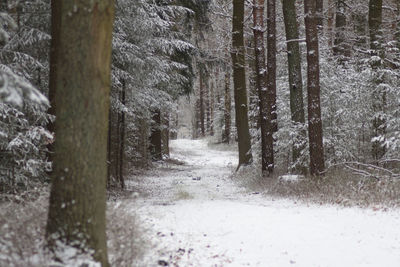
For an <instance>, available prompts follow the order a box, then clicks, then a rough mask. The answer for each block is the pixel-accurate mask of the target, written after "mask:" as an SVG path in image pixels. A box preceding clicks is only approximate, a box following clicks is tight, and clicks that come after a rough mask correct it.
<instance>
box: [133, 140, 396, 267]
mask: <svg viewBox="0 0 400 267" xmlns="http://www.w3.org/2000/svg"><path fill="white" fill-rule="evenodd" d="M171 148H172V153H171V155H172V158H175V159H179V160H182V161H185V162H186V164H185V165H182V166H180V165H172V164H171V165H169V166H165V168H159V169H157V170H156V171H155V172H153V173H152V174H153V175H152V176H145V177H141V178H140V179H141V181H140V182H137V183H136V182H133V181H132V184H131V185H132V186H135V187H140V189H141V191H142V192H143V193H142V194H141V195H140V197H139V198H138V201H137V203H136V204H137V206H138V208H137V214H138V216H139V217H140V220H141V221H142V222H143V224H144V226H145V227H146V228H148V229H149V231H148V232H147V236H148V238H149V239H150V240H151V241H152V242H153V243H154V247H153V248H152V249H150V250H149V251H148V253H147V254H146V255H145V257H144V258H143V261H142V262H140V263H139V264H138V265H139V266H160V265H164V266H167V264H168V266H182V267H183V266H267V267H274V266H277V267H284V266H304V267H313V266H332V267H338V266H340V267H344V266H349V267H353V266H363V267H364V266H376V267H391V266H393V267H399V266H400V211H398V210H394V211H386V212H382V211H373V210H369V209H358V208H342V207H335V206H318V205H315V206H314V205H311V206H310V205H306V204H296V203H294V202H293V201H290V200H274V199H268V198H263V197H262V196H260V195H254V194H251V192H246V191H245V189H243V188H240V187H238V186H237V185H236V184H235V183H234V182H233V181H232V180H231V179H230V178H229V176H230V174H231V172H232V169H233V168H234V167H235V166H236V153H235V152H230V151H218V150H214V149H211V148H209V147H207V144H206V142H205V141H202V140H195V141H193V140H177V141H173V142H172V144H171Z"/></svg>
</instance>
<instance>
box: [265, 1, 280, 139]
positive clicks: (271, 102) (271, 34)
mask: <svg viewBox="0 0 400 267" xmlns="http://www.w3.org/2000/svg"><path fill="white" fill-rule="evenodd" d="M267 61H268V62H267V95H268V98H267V101H268V102H267V106H268V109H269V108H271V119H272V130H273V131H274V132H277V131H278V113H277V110H276V109H277V106H276V0H267ZM268 130H269V129H268Z"/></svg>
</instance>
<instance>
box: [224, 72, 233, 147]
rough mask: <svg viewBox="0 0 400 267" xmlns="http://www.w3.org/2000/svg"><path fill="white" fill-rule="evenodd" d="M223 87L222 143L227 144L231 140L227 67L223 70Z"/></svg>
mask: <svg viewBox="0 0 400 267" xmlns="http://www.w3.org/2000/svg"><path fill="white" fill-rule="evenodd" d="M224 81H225V86H224V132H223V138H222V140H223V142H225V143H227V144H229V142H230V139H231V110H232V107H231V105H232V103H231V73H230V70H229V68H228V67H227V68H226V70H225V79H224Z"/></svg>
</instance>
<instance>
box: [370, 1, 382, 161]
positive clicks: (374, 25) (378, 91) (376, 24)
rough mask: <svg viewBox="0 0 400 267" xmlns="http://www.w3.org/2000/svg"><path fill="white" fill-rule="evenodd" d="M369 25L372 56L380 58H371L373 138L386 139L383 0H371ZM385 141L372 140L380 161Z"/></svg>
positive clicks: (374, 156)
mask: <svg viewBox="0 0 400 267" xmlns="http://www.w3.org/2000/svg"><path fill="white" fill-rule="evenodd" d="M368 26H369V34H370V48H371V51H372V56H375V57H378V58H379V59H374V60H371V67H372V69H373V70H374V73H375V76H376V78H375V81H374V83H375V88H374V90H373V92H372V101H373V102H372V110H373V112H374V114H373V117H374V118H373V121H372V131H373V138H382V137H383V139H384V137H385V134H386V120H385V118H384V117H383V116H382V115H380V114H382V113H384V111H385V106H386V90H385V89H384V88H382V87H381V86H380V84H382V83H383V78H382V75H380V74H379V70H380V69H381V68H382V62H381V61H382V60H383V58H384V51H383V36H382V34H383V32H382V0H370V1H369V14H368ZM384 143H385V141H384V140H382V141H378V140H375V141H373V142H372V157H373V159H374V160H376V161H378V160H379V159H381V158H382V157H383V156H384V155H385V153H386V148H385V146H384Z"/></svg>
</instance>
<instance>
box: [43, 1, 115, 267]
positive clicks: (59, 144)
mask: <svg viewBox="0 0 400 267" xmlns="http://www.w3.org/2000/svg"><path fill="white" fill-rule="evenodd" d="M53 4H54V6H53V7H54V8H60V9H59V10H60V13H59V14H60V16H61V22H60V28H59V30H60V32H59V34H58V35H56V37H57V38H59V40H58V41H57V42H56V43H57V44H58V47H57V49H56V51H57V52H56V53H54V54H53V56H55V57H56V62H57V68H56V72H57V73H56V79H55V89H56V90H55V98H54V105H55V107H56V116H57V121H56V123H55V133H56V136H57V139H56V141H55V145H54V162H53V172H52V186H51V193H50V207H49V215H48V222H47V229H46V230H47V239H48V246H49V248H50V249H52V250H57V244H58V242H57V241H61V242H62V243H65V244H66V245H70V246H73V247H76V248H78V249H80V250H82V251H83V252H89V251H93V257H94V259H95V260H97V261H99V262H100V263H101V264H102V266H108V260H107V246H106V235H105V207H106V205H105V204H106V179H107V164H106V160H107V158H106V156H107V127H108V121H107V118H108V112H109V91H110V64H111V38H112V26H113V17H114V1H112V0H105V1H99V0H93V1H80V2H72V1H62V2H61V1H54V2H53ZM58 5H60V6H59V7H58Z"/></svg>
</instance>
